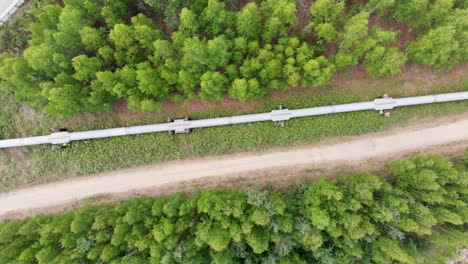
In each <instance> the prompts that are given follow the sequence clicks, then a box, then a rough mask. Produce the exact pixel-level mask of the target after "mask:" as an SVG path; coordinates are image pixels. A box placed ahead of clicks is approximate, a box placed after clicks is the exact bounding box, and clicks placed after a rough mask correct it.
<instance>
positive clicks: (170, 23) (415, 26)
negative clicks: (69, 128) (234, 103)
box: [0, 0, 468, 116]
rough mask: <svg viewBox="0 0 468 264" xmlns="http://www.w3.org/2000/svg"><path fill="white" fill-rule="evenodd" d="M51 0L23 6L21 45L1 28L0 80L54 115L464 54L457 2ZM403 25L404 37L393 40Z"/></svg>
mask: <svg viewBox="0 0 468 264" xmlns="http://www.w3.org/2000/svg"><path fill="white" fill-rule="evenodd" d="M58 2H59V3H58V4H56V1H52V0H43V1H40V3H42V4H41V5H38V6H37V7H36V8H33V9H32V10H31V11H30V12H29V13H30V15H31V16H32V18H30V19H28V20H27V21H26V22H25V23H27V24H28V25H29V27H28V28H25V27H22V29H25V31H27V32H29V34H30V39H29V41H28V45H27V46H28V47H27V48H26V49H25V50H24V52H23V51H22V50H21V48H22V47H23V48H24V47H25V46H26V45H25V43H24V42H25V40H24V35H25V34H21V32H13V31H11V32H10V31H9V30H7V31H6V33H5V34H4V35H3V37H2V43H4V44H5V45H6V48H4V50H6V51H8V53H3V54H2V55H0V79H2V80H3V81H4V82H5V84H4V85H3V87H4V90H6V91H10V92H13V93H14V95H15V98H16V99H17V100H18V101H19V102H22V103H26V104H28V105H29V106H32V107H36V108H41V109H45V110H46V112H48V113H53V114H60V115H65V116H66V115H72V114H74V113H77V112H81V111H100V110H109V109H111V103H112V102H114V101H115V100H116V99H119V98H123V99H125V100H126V101H127V103H128V107H129V108H130V109H133V110H139V111H154V110H157V109H159V108H160V103H161V102H162V101H164V100H173V101H179V100H182V99H186V98H195V97H200V98H202V99H205V100H222V99H223V98H224V97H225V96H226V95H229V96H230V97H232V98H234V99H238V100H246V99H248V98H258V97H262V96H264V95H265V94H267V93H268V92H270V91H271V90H275V89H284V88H287V87H294V86H298V85H302V86H323V85H325V84H327V83H328V82H329V80H330V79H331V77H332V76H333V75H334V74H335V71H336V70H337V69H345V68H347V67H349V66H355V65H358V64H359V63H361V62H363V63H364V65H365V69H366V70H367V71H368V72H369V73H370V74H371V75H372V76H374V77H382V76H390V75H394V74H397V73H399V72H400V70H401V68H402V67H403V66H404V65H405V63H406V62H407V61H411V62H413V63H421V64H425V65H429V66H434V67H442V66H449V65H453V64H456V63H458V62H461V61H466V59H467V56H468V48H467V46H466V45H465V44H464V43H466V42H467V41H466V34H465V33H466V28H467V26H468V19H467V17H468V14H467V9H466V6H465V2H464V1H452V0H442V1H429V0H417V1H407V0H397V1H373V0H371V1H356V2H355V1H347V2H345V1H341V0H340V1H332V0H318V1H313V3H312V4H311V5H310V7H309V4H310V3H309V1H305V2H306V3H309V4H307V5H306V7H305V8H306V9H305V10H302V9H303V7H298V6H297V3H296V1H295V0H264V1H254V2H249V1H227V0H201V1H183V0H168V1H155V0H139V1H137V0H125V1H113V0H104V1H97V0H88V1H76V0H65V1H58ZM245 2H247V3H245ZM304 11H305V12H304ZM381 24H383V25H381ZM386 24H389V25H393V24H395V25H396V26H391V27H388V26H384V25H386ZM408 25H409V27H410V28H411V30H408V28H406V29H405V27H407V26H408ZM400 28H403V29H404V31H405V32H402V30H400ZM409 31H412V32H413V33H411V34H412V35H413V36H414V37H416V39H415V40H414V41H411V43H409V44H408V45H407V47H398V46H397V42H398V41H400V40H401V41H400V46H401V43H403V45H404V44H406V43H405V41H406V40H405V39H403V38H402V37H401V36H400V35H399V34H403V33H408V32H409ZM9 32H10V33H9ZM23 33H26V32H23ZM18 54H19V55H18Z"/></svg>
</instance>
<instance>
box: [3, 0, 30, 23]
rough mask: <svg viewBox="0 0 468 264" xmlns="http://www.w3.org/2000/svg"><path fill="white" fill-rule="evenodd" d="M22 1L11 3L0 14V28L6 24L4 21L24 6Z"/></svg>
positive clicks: (15, 0) (14, 0) (17, 0)
mask: <svg viewBox="0 0 468 264" xmlns="http://www.w3.org/2000/svg"><path fill="white" fill-rule="evenodd" d="M24 1H25V0H13V1H12V3H11V4H10V6H8V7H7V8H6V9H5V11H4V12H2V13H1V14H0V26H2V25H3V24H4V23H6V21H7V20H8V19H9V18H10V17H11V16H12V15H13V14H14V13H15V12H16V11H17V10H18V9H19V8H20V7H21V6H22V5H23V4H24ZM4 2H5V1H4Z"/></svg>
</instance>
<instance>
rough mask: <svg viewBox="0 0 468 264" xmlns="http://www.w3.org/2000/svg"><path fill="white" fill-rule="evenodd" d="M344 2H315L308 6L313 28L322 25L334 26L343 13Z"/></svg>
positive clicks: (319, 0) (327, 0) (325, 0)
mask: <svg viewBox="0 0 468 264" xmlns="http://www.w3.org/2000/svg"><path fill="white" fill-rule="evenodd" d="M344 7H345V3H344V1H341V0H340V1H334V0H317V1H315V2H314V3H313V4H312V5H311V6H310V14H311V15H312V21H313V23H314V25H315V26H318V25H320V24H323V23H330V24H334V23H336V22H337V20H339V19H340V18H341V17H342V15H343V11H344Z"/></svg>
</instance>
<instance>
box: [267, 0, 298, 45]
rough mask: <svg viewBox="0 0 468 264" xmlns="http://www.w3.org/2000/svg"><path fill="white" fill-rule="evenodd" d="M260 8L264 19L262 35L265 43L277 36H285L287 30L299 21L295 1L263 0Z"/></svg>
mask: <svg viewBox="0 0 468 264" xmlns="http://www.w3.org/2000/svg"><path fill="white" fill-rule="evenodd" d="M260 10H261V11H262V14H263V15H264V21H265V26H264V29H263V36H262V38H263V41H264V42H265V43H271V42H272V41H273V40H274V39H276V38H277V37H283V36H287V35H288V33H289V30H291V29H292V28H294V27H295V26H296V25H297V24H298V23H299V21H298V19H297V16H296V1H291V0H265V1H263V2H262V5H261V8H260Z"/></svg>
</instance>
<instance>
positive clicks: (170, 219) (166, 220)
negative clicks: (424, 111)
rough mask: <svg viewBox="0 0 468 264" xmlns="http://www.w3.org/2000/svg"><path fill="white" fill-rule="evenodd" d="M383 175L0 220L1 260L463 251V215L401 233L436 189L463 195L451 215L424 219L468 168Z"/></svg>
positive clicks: (400, 256) (302, 258) (445, 165)
mask: <svg viewBox="0 0 468 264" xmlns="http://www.w3.org/2000/svg"><path fill="white" fill-rule="evenodd" d="M389 168H390V175H388V176H389V177H388V178H383V177H382V178H379V177H377V176H374V175H372V174H368V173H359V174H348V175H347V176H344V177H341V178H338V179H337V180H330V179H325V178H322V179H320V180H319V181H318V182H316V183H314V184H312V185H308V186H303V187H302V188H298V187H299V186H296V187H295V188H293V189H291V190H289V191H286V192H279V191H274V190H269V191H266V190H259V189H257V190H251V189H250V190H246V191H241V190H235V189H219V190H216V189H208V190H202V191H200V192H198V193H195V194H193V195H191V196H185V195H182V194H180V193H178V194H173V195H172V196H170V197H166V198H162V197H159V198H149V197H139V198H133V199H130V200H127V201H123V202H119V203H117V204H114V205H103V206H86V207H84V208H81V209H78V210H75V211H72V212H68V213H62V214H58V215H52V216H37V217H34V218H28V219H25V220H10V221H5V222H3V223H0V257H1V259H2V261H4V262H5V261H6V262H11V263H15V262H19V263H22V262H37V263H52V262H54V261H61V262H64V263H66V262H73V261H80V262H84V263H87V262H96V261H97V262H99V261H103V262H111V263H117V262H118V263H143V262H147V261H151V262H156V263H160V262H165V261H172V262H174V263H188V262H189V263H192V262H193V263H210V262H212V263H245V262H249V263H259V262H265V261H271V260H272V259H276V260H278V261H279V263H327V262H328V261H332V260H336V261H339V262H340V263H353V262H356V261H363V262H364V261H371V262H372V263H393V262H398V263H416V260H417V259H421V258H422V259H425V258H427V257H426V256H427V254H434V253H433V252H436V251H434V249H432V250H431V251H429V252H428V251H427V250H426V249H425V248H426V247H419V246H415V244H416V245H417V244H433V245H434V247H435V249H436V250H441V252H439V253H437V255H433V256H431V259H437V260H439V261H440V262H443V261H444V258H446V255H447V256H449V254H450V253H451V252H455V248H456V247H459V246H463V245H465V246H466V243H465V241H466V239H455V238H464V237H466V230H464V229H463V227H462V226H463V224H466V219H467V218H466V217H465V218H461V219H460V221H459V222H458V223H453V222H448V223H447V222H446V221H444V220H443V219H439V218H437V219H436V220H434V221H433V222H432V223H431V224H430V225H427V226H426V228H428V230H429V231H431V230H433V229H434V230H438V231H437V232H436V233H435V234H434V236H433V237H431V236H425V235H423V234H424V233H420V232H419V231H416V232H415V231H414V230H405V229H404V228H402V227H401V225H402V223H403V222H405V221H407V220H408V219H410V218H411V219H413V224H414V225H420V226H423V225H425V224H426V223H424V222H425V220H424V218H422V217H427V216H426V215H419V214H420V213H421V212H420V210H418V209H416V207H415V206H416V205H420V206H424V204H427V202H428V200H427V199H428V198H429V197H431V196H433V195H434V193H428V196H427V197H426V196H423V195H421V192H424V191H428V190H429V191H432V192H434V191H435V188H436V187H438V190H437V192H439V193H445V194H448V193H450V195H449V196H451V197H454V196H457V195H458V196H460V197H459V198H458V204H457V205H455V204H451V206H450V207H448V206H445V205H444V204H443V203H444V202H443V201H442V203H440V202H436V203H432V204H431V206H430V207H429V206H427V207H426V211H427V214H428V215H432V214H434V215H436V214H437V212H438V211H439V210H444V215H451V214H457V213H458V211H459V210H460V209H464V208H465V207H466V202H468V201H467V200H466V197H464V196H466V195H465V194H466V188H465V187H466V184H465V185H460V184H461V182H460V180H462V181H463V179H462V177H463V176H462V174H465V173H466V170H464V169H459V170H457V169H455V168H454V167H453V165H452V163H451V162H449V161H448V160H446V159H445V158H444V157H442V156H435V155H429V156H417V157H413V158H410V159H407V160H400V161H396V162H393V163H391V164H390V165H389ZM428 171H429V172H430V173H429V172H428ZM429 174H430V175H431V177H430V179H428V177H429V176H428V175H429ZM427 181H429V183H427ZM435 182H437V183H438V185H437V186H436V185H434V184H435ZM465 182H466V180H465ZM418 185H421V186H420V187H417V189H416V186H418ZM457 186H459V187H463V188H456V187H457ZM417 194H419V196H418V195H417ZM463 195H464V196H463ZM408 197H409V198H408ZM398 203H400V205H398ZM445 203H446V202H445ZM401 204H404V205H406V206H407V207H411V208H410V210H408V208H407V207H405V206H401ZM386 210H389V211H391V212H392V214H393V215H394V217H393V218H392V219H391V220H390V221H388V220H386V219H385V218H381V217H379V216H380V213H381V212H382V211H386ZM414 215H416V216H418V215H419V216H421V218H419V217H414ZM444 222H445V223H446V224H444ZM436 225H437V226H436ZM440 230H442V232H441V231H440ZM447 230H449V231H447ZM434 247H433V248H434ZM425 255H426V256H425Z"/></svg>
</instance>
